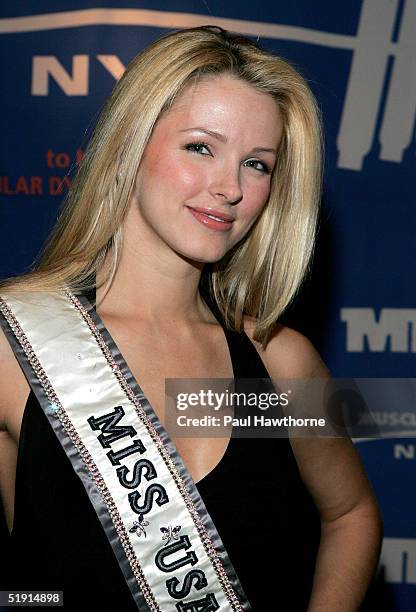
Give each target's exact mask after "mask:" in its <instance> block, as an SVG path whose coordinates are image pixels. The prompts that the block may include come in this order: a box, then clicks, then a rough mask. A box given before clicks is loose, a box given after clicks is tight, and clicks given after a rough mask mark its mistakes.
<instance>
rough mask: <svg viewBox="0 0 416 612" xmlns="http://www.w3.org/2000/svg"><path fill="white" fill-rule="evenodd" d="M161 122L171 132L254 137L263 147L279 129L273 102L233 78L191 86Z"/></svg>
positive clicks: (220, 77) (203, 80) (273, 140)
mask: <svg viewBox="0 0 416 612" xmlns="http://www.w3.org/2000/svg"><path fill="white" fill-rule="evenodd" d="M160 121H162V122H163V123H164V124H165V127H167V128H170V129H177V130H183V129H187V128H192V127H205V128H208V129H212V130H219V131H221V132H222V133H223V134H224V135H225V136H227V137H229V138H231V139H232V138H233V137H234V138H239V139H240V140H241V139H242V138H244V136H246V137H256V140H262V143H258V144H259V145H260V144H262V145H263V146H266V144H269V145H270V144H273V143H274V144H276V142H277V140H278V139H279V137H280V133H281V129H282V118H281V113H280V110H279V106H278V103H277V102H276V100H275V99H274V98H273V97H272V96H271V95H270V94H268V93H264V92H261V91H259V90H258V89H256V88H255V87H253V86H252V85H250V84H249V83H247V82H245V81H243V80H242V79H239V78H237V77H234V76H232V75H218V76H215V77H203V78H201V79H200V80H199V81H198V82H196V83H192V84H190V85H189V86H188V87H186V88H185V90H184V91H183V92H182V93H181V94H180V95H179V96H178V98H177V99H176V100H175V102H174V103H173V105H172V107H171V109H170V110H169V112H168V113H166V114H165V115H164V116H163V117H162V118H161V120H160Z"/></svg>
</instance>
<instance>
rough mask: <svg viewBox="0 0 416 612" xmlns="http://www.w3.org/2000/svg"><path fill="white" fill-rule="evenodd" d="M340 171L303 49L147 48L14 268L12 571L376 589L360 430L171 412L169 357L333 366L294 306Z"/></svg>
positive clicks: (190, 588) (188, 589) (201, 40)
mask: <svg viewBox="0 0 416 612" xmlns="http://www.w3.org/2000/svg"><path fill="white" fill-rule="evenodd" d="M320 183H321V150H320V126H319V119H318V112H317V109H316V105H315V102H314V99H313V96H312V94H311V92H310V90H309V88H308V86H307V84H306V83H305V81H304V79H303V78H302V77H301V76H300V75H299V74H298V72H297V71H296V70H295V69H294V68H293V67H291V66H290V65H289V64H288V63H287V62H285V61H284V60H282V59H280V58H277V57H275V56H273V55H271V54H269V53H267V52H265V51H263V50H261V49H259V47H258V46H257V45H255V44H254V43H253V42H251V41H249V40H248V39H246V38H243V37H239V36H234V35H230V34H228V33H227V32H225V31H224V30H222V29H220V28H217V27H211V26H205V27H201V28H193V29H188V30H183V31H180V32H176V33H173V34H170V35H168V36H165V37H163V38H162V39H160V40H158V41H156V42H155V43H153V44H152V45H150V46H149V47H148V48H147V49H145V50H144V51H143V52H142V53H140V54H139V55H138V56H137V57H136V58H135V59H134V60H133V61H132V63H131V64H130V65H129V67H128V68H127V70H126V72H125V74H124V76H123V77H122V79H121V80H120V81H119V83H118V84H117V86H116V87H115V90H114V92H113V94H112V96H111V97H110V99H109V101H108V103H107V105H106V107H105V109H104V111H103V113H102V115H101V118H100V120H99V123H98V125H97V127H96V130H95V133H94V136H93V138H92V140H91V143H90V145H89V147H88V150H87V153H86V156H85V158H84V160H83V162H82V164H81V167H80V169H79V172H78V175H77V178H76V180H75V183H74V186H73V188H72V191H71V193H70V194H69V196H68V199H67V203H66V207H65V209H64V212H63V213H62V215H61V217H60V219H59V221H58V224H57V227H56V229H55V231H54V233H53V235H52V237H51V239H50V241H49V244H48V246H47V248H46V251H45V252H44V254H43V256H42V259H41V261H40V263H39V265H38V266H37V269H36V270H35V271H33V272H31V273H30V274H27V275H25V276H22V277H21V278H20V279H17V280H14V281H12V282H8V283H5V284H4V285H3V288H2V292H1V295H2V298H3V301H2V303H1V305H2V309H1V312H2V315H3V316H2V324H3V330H4V332H5V336H7V339H6V337H5V336H3V335H2V336H1V345H0V359H1V374H0V376H1V378H0V423H1V427H2V429H3V432H2V438H1V451H0V452H1V464H2V465H3V466H4V467H3V469H2V472H1V474H0V476H1V480H0V484H1V491H2V497H3V503H4V506H5V511H6V517H7V520H8V526H9V529H12V526H13V531H12V537H11V543H12V545H11V551H10V553H9V554H10V563H11V565H13V562H14V561H13V559H17V560H18V561H17V562H16V567H15V572H14V575H13V576H12V577H10V578H9V584H8V585H7V588H21V589H61V590H62V589H63V591H64V604H65V606H66V607H67V608H68V609H72V608H74V609H76V608H77V606H78V605H79V602H80V601H83V602H84V603H85V602H89V603H91V605H94V606H95V607H96V608H97V609H113V608H114V607H115V606H117V608H118V609H121V610H128V609H137V606H138V607H139V609H143V610H148V609H151V610H217V609H220V610H243V609H244V610H249V609H253V610H270V609H273V610H274V609H279V608H280V609H285V610H288V609H290V610H308V611H309V612H313V611H315V610H316V611H317V610H328V611H331V612H334V611H336V610H340V611H341V610H342V611H343V612H347V611H350V610H351V611H352V610H357V609H358V607H359V604H360V602H361V601H362V599H363V596H364V594H365V591H366V589H367V586H368V584H369V581H370V579H371V576H372V574H373V572H374V569H375V565H376V563H377V558H378V554H379V546H380V538H381V521H380V516H379V511H378V508H377V504H376V501H375V499H374V496H373V493H372V491H371V488H370V485H369V483H368V480H367V478H366V476H365V474H364V471H363V468H362V466H361V464H360V462H359V459H358V457H357V454H356V453H355V451H354V448H353V445H352V444H351V442H350V441H349V440H346V439H337V438H334V439H332V438H331V439H323V438H321V439H314V440H312V439H300V438H294V439H291V440H290V441H289V440H288V439H280V440H272V439H270V440H255V439H254V440H251V439H250V440H238V439H234V438H231V439H229V437H228V438H227V437H222V438H212V439H209V440H207V439H201V438H183V439H180V438H178V439H176V440H175V442H176V448H175V447H173V445H172V443H171V442H170V440H169V439H168V438H167V437H166V434H165V432H164V429H163V427H162V426H161V423H163V422H164V420H165V416H166V417H167V416H168V415H165V414H164V390H165V387H164V382H165V379H166V378H213V379H215V378H232V377H233V376H235V377H237V378H244V377H249V378H250V377H253V378H254V377H258V378H261V377H269V376H270V377H271V378H276V379H277V378H314V377H321V378H328V377H329V373H328V371H327V369H326V368H325V366H324V364H323V363H322V361H321V360H320V357H319V355H318V354H317V353H316V351H315V349H314V348H313V347H312V346H311V344H310V343H309V341H308V340H307V339H306V338H305V337H303V336H302V335H301V334H299V333H298V332H296V331H294V330H291V329H289V328H287V327H284V326H282V325H281V324H279V323H276V321H277V320H278V318H279V316H280V314H281V313H282V312H283V310H284V309H285V307H286V306H287V305H288V304H289V302H290V301H291V300H292V298H293V296H294V295H295V293H296V291H297V290H298V288H299V285H300V283H301V281H302V279H303V278H304V276H305V272H306V270H307V268H308V263H309V261H310V257H311V253H312V248H313V237H314V230H315V225H316V218H317V209H318V202H319V196H320ZM202 273H204V274H203V278H202V276H201V275H202ZM204 279H205V280H206V279H208V281H209V290H207V289H206V286H205V285H204V282H203V281H204ZM204 287H205V289H204ZM61 288H69V289H70V291H69V292H68V291H66V292H64V293H62V292H60V291H59V290H60V289H61ZM91 302H92V303H94V302H95V303H96V306H95V309H94V308H93V307H92V306H91ZM104 325H105V327H104ZM107 329H108V331H109V332H110V334H111V337H110V336H109V334H108V332H107ZM112 338H113V339H114V341H115V343H116V345H117V346H115V344H114V342H113V341H112ZM7 340H8V341H9V343H10V346H9V343H8V342H7ZM11 347H12V348H13V350H12V348H11ZM117 347H118V348H117ZM118 349H120V350H118ZM126 362H127V363H128V366H127V364H126ZM19 364H20V365H19ZM22 370H23V371H24V372H25V375H26V378H25V376H24V374H23V372H22ZM26 379H27V380H28V381H29V383H30V386H31V387H32V390H30V386H29V384H28V382H27V380H26ZM135 379H136V380H137V381H138V383H139V385H140V387H139V386H138V384H137V383H136V382H135ZM120 394H121V395H120ZM25 405H26V407H25ZM41 406H42V408H43V410H44V412H42V410H41ZM22 419H23V422H22ZM19 437H20V438H19ZM19 439H20V445H19V457H18V459H17V457H16V455H17V445H18V443H19ZM109 449H110V450H109ZM16 461H17V479H16V485H15V483H14V473H15V471H16ZM77 476H78V477H79V478H77ZM191 477H192V479H193V481H194V483H196V484H193V482H192V480H191ZM148 481H149V482H148ZM149 483H150V484H149ZM14 489H16V497H15V502H13V499H14ZM123 495H124V497H123ZM13 504H14V506H13ZM13 507H14V512H13ZM13 514H14V516H13ZM133 518H134V519H135V520H134V521H133ZM100 522H101V526H100ZM51 534H53V537H52V538H51V537H50V536H51ZM158 535H159V540H160V541H158V540H157V538H158ZM106 538H107V539H106ZM162 540H163V541H162ZM17 568H18V571H17ZM4 588H6V586H5V587H4ZM81 597H82V599H81ZM250 606H251V607H250Z"/></svg>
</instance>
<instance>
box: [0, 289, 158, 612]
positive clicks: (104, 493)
mask: <svg viewBox="0 0 416 612" xmlns="http://www.w3.org/2000/svg"><path fill="white" fill-rule="evenodd" d="M0 312H1V313H2V314H3V316H4V318H5V319H6V321H7V323H8V324H9V326H10V328H11V330H12V331H13V333H14V335H15V336H16V339H17V341H18V342H19V344H20V346H21V347H22V349H23V351H24V353H25V355H26V357H27V359H28V361H29V363H30V365H31V366H32V368H33V370H34V372H35V374H36V376H37V378H38V380H39V382H40V384H41V385H42V387H43V390H44V392H45V394H46V396H47V398H48V399H49V401H50V404H52V405H53V412H54V417H58V418H59V420H60V422H61V424H62V427H63V428H64V429H65V432H66V433H67V435H68V437H69V438H70V440H71V442H72V443H73V444H74V446H75V447H76V449H77V450H78V452H79V454H80V456H81V459H82V460H83V462H84V463H85V465H86V467H87V468H88V471H89V473H90V475H91V477H92V479H93V480H94V482H95V484H96V485H97V488H98V490H99V491H100V494H101V497H102V499H103V501H104V503H105V504H106V506H107V508H108V511H109V514H110V516H111V519H112V521H113V523H114V527H115V529H116V531H117V535H118V536H119V538H120V542H121V544H122V546H123V548H124V552H125V553H126V557H127V559H128V562H129V564H130V567H131V570H132V573H133V575H134V577H135V578H136V580H137V583H138V585H139V587H140V591H141V593H142V594H143V597H144V599H145V600H146V603H147V605H148V606H149V609H150V610H151V612H162V610H161V608H160V607H159V606H158V604H157V602H156V600H155V598H154V595H153V593H152V591H151V589H150V586H149V584H148V582H147V580H146V578H145V576H144V574H143V571H142V568H141V567H140V564H139V561H138V559H137V557H136V555H135V554H134V551H133V549H132V547H131V544H130V542H129V538H128V535H127V531H126V529H125V528H124V524H123V521H122V519H121V516H120V514H119V512H118V510H117V507H116V505H115V503H114V500H113V498H112V496H111V493H110V491H109V490H108V488H107V486H106V484H105V482H104V479H103V477H102V476H101V474H100V471H99V469H98V467H97V465H96V464H95V462H94V461H93V459H92V457H91V455H90V453H89V452H88V450H87V448H86V447H85V446H84V444H83V443H82V440H81V438H80V437H79V435H78V434H77V431H76V429H75V428H74V426H73V424H72V422H71V420H70V418H69V417H68V415H67V414H66V412H65V409H64V407H63V406H62V404H61V402H60V401H59V398H58V396H57V395H56V393H55V390H54V389H53V387H52V384H51V382H50V381H49V379H48V377H47V375H46V373H45V371H44V369H43V367H42V366H41V364H40V362H39V360H38V358H37V356H36V354H35V352H34V350H33V348H32V346H31V344H30V342H29V340H28V339H27V337H26V334H25V333H24V331H23V329H22V328H21V326H20V324H19V322H18V321H17V319H16V317H15V316H14V314H13V312H12V311H11V309H10V308H9V306H8V304H7V303H6V302H5V301H4V300H3V299H2V298H1V297H0Z"/></svg>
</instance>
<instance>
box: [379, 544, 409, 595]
mask: <svg viewBox="0 0 416 612" xmlns="http://www.w3.org/2000/svg"><path fill="white" fill-rule="evenodd" d="M380 565H381V566H382V567H383V569H384V578H385V580H386V581H387V582H392V583H399V584H412V585H416V539H414V538H384V540H383V546H382V550H381V558H380Z"/></svg>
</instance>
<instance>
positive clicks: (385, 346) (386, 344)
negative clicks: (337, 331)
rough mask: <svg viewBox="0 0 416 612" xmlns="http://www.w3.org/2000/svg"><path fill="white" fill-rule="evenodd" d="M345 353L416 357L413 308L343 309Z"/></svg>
mask: <svg viewBox="0 0 416 612" xmlns="http://www.w3.org/2000/svg"><path fill="white" fill-rule="evenodd" d="M340 319H341V321H343V322H344V323H346V340H347V342H346V350H347V352H359V353H362V352H364V351H365V350H368V351H370V352H378V353H380V352H386V351H388V350H390V351H391V352H393V353H416V308H382V309H381V310H380V314H379V316H378V317H377V315H376V312H375V309H374V308H342V309H341V316H340Z"/></svg>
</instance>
